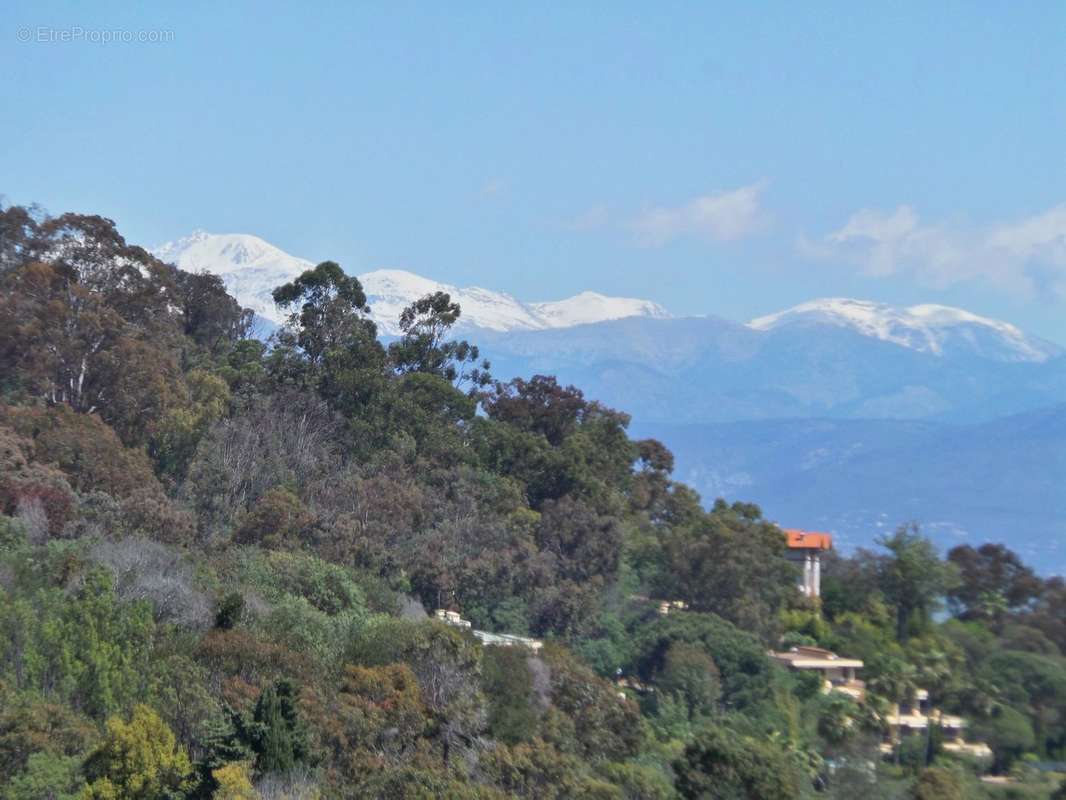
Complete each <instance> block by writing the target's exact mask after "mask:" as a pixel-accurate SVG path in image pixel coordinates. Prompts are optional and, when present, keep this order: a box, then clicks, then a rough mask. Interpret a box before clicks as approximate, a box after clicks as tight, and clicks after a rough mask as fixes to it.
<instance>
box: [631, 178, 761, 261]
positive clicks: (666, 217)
mask: <svg viewBox="0 0 1066 800" xmlns="http://www.w3.org/2000/svg"><path fill="white" fill-rule="evenodd" d="M764 187H765V184H764V183H763V182H759V183H753V184H751V185H750V186H742V187H740V188H739V189H734V190H733V191H729V192H717V193H714V194H706V195H701V196H700V197H694V198H693V199H692V200H689V201H688V202H687V203H685V204H684V205H681V206H676V207H663V208H652V209H649V210H647V211H644V212H643V213H641V214H640V215H638V216H637V218H636V219H635V220H633V223H632V229H633V231H634V232H635V233H636V235H637V239H638V241H639V242H640V243H641V244H643V245H646V246H649V247H660V246H662V245H665V244H668V243H669V242H671V241H673V240H674V239H678V238H680V237H684V236H698V237H701V238H705V239H710V240H712V241H715V242H728V241H733V240H735V239H742V238H744V237H745V236H749V235H751V234H752V233H754V232H755V231H757V230H758V229H759V228H760V227H761V226H762V224H763V222H764V217H765V214H764V212H763V210H762V208H761V206H760V204H759V196H760V194H761V193H762V190H763V188H764Z"/></svg>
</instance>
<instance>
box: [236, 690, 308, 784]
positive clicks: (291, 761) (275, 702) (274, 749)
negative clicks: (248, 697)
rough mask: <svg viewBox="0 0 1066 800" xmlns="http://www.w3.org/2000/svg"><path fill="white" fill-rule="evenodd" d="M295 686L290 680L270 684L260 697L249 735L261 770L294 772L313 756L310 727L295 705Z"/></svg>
mask: <svg viewBox="0 0 1066 800" xmlns="http://www.w3.org/2000/svg"><path fill="white" fill-rule="evenodd" d="M296 699H297V697H296V689H295V688H294V687H293V685H292V684H291V683H289V682H288V681H279V682H278V683H276V684H274V685H273V686H269V687H267V689H266V690H265V691H264V692H263V694H262V695H260V697H259V701H258V702H257V703H256V705H255V712H254V713H253V715H252V722H251V724H249V725H248V727H247V733H246V738H247V741H248V743H249V745H250V747H251V749H252V751H253V752H254V753H255V754H256V767H257V768H258V769H259V771H260V772H267V773H272V772H279V773H286V772H291V771H292V770H293V768H295V767H296V766H297V765H298V764H301V763H303V762H304V761H306V760H307V759H308V758H309V756H310V745H309V742H308V734H307V728H306V726H305V725H304V723H303V722H302V721H301V720H300V717H299V713H298V711H297V708H296Z"/></svg>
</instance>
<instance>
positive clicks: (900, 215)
mask: <svg viewBox="0 0 1066 800" xmlns="http://www.w3.org/2000/svg"><path fill="white" fill-rule="evenodd" d="M800 250H801V252H803V253H804V254H805V255H807V256H809V257H813V258H820V259H829V260H834V261H842V262H845V263H852V264H856V265H858V266H859V267H861V268H862V270H863V271H864V272H865V273H866V274H867V275H872V276H889V275H909V276H911V277H913V278H914V279H915V280H917V281H919V282H920V283H922V284H924V285H927V286H933V287H937V288H942V287H945V286H949V285H951V284H955V283H961V282H966V281H985V282H989V283H992V284H994V285H996V286H999V287H1002V288H1006V289H1010V290H1013V291H1020V292H1023V293H1026V294H1038V293H1052V294H1055V295H1059V296H1061V297H1063V298H1066V204H1063V205H1058V206H1055V207H1054V208H1051V209H1049V210H1047V211H1045V212H1043V213H1040V214H1037V215H1035V216H1032V217H1028V218H1025V219H1021V220H1018V221H1015V222H1009V223H1000V224H994V225H986V226H975V225H969V224H965V223H962V222H958V221H948V222H941V223H936V224H933V223H923V222H922V220H921V219H920V218H919V216H918V214H917V212H916V211H915V210H914V209H913V208H911V207H910V206H899V207H898V208H897V209H896V210H895V211H891V212H885V211H878V210H875V209H863V210H862V211H858V212H856V213H855V214H852V215H851V217H850V218H849V219H848V221H847V222H846V223H845V224H844V226H843V227H842V228H840V229H839V230H837V231H834V232H832V233H830V234H828V235H827V236H825V237H823V238H822V239H821V240H819V241H816V242H811V241H808V240H806V239H804V240H801V241H800Z"/></svg>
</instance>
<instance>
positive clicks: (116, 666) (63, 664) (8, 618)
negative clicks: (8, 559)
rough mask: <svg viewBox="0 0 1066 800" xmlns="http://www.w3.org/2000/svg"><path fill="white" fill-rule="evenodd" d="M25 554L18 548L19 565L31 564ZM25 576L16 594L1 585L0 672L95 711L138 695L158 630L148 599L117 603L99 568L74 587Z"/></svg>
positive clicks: (116, 707)
mask: <svg viewBox="0 0 1066 800" xmlns="http://www.w3.org/2000/svg"><path fill="white" fill-rule="evenodd" d="M29 557H30V556H29V554H25V553H24V554H16V556H15V563H16V565H17V566H20V567H28V566H30V564H29V563H27V561H25V560H24V559H28V558H29ZM24 575H25V578H24V580H25V581H26V582H25V583H23V585H22V586H21V587H19V588H20V589H21V590H22V591H17V593H15V594H14V596H12V595H10V594H8V593H5V592H4V591H3V590H2V589H0V601H2V602H0V631H2V634H3V636H4V640H5V641H6V642H8V643H9V646H7V647H5V649H4V651H3V653H2V656H0V670H2V671H0V675H2V676H4V677H5V678H9V679H10V680H12V682H13V684H14V685H15V686H16V687H17V688H19V689H35V690H38V691H42V692H45V693H47V694H49V695H51V696H54V697H56V698H58V699H59V700H60V701H62V702H66V703H69V704H70V705H71V706H72V707H73V708H75V709H78V710H82V711H85V712H86V713H88V714H90V715H93V716H97V717H103V716H106V715H108V714H110V713H113V712H115V711H118V710H120V709H123V708H129V707H130V706H131V705H132V704H133V703H134V702H135V701H136V700H138V699H140V698H143V697H144V696H145V693H146V689H147V687H146V678H147V677H148V672H147V666H148V664H149V661H150V657H151V648H152V640H153V635H154V632H155V631H154V629H155V626H154V623H153V621H152V611H151V608H150V607H149V605H148V604H147V603H131V604H126V603H121V602H120V601H119V600H118V598H117V597H116V595H115V591H114V586H113V583H112V580H111V576H110V574H108V573H106V572H104V571H102V570H97V569H93V570H89V571H88V572H86V573H85V574H83V575H81V576H80V577H79V578H78V580H77V581H76V583H75V587H74V588H73V591H72V592H67V591H65V590H64V589H63V588H61V587H59V586H56V585H50V584H49V583H47V582H46V583H43V584H42V583H38V584H37V585H34V583H36V582H35V581H33V580H32V574H31V573H24Z"/></svg>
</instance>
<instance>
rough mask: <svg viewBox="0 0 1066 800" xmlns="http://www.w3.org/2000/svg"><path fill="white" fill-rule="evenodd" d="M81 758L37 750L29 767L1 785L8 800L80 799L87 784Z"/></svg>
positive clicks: (0, 794) (30, 760) (29, 762)
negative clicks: (83, 774) (83, 776)
mask: <svg viewBox="0 0 1066 800" xmlns="http://www.w3.org/2000/svg"><path fill="white" fill-rule="evenodd" d="M80 770H81V759H78V758H75V757H73V756H62V755H55V754H52V753H34V754H33V755H31V756H30V757H29V758H28V759H27V761H26V768H25V769H24V770H23V771H22V772H21V773H19V774H18V775H16V776H15V777H14V778H12V780H11V782H10V783H9V784H8V785H7V787H6V788H0V797H2V798H4V800H42V799H47V800H77V797H78V795H79V794H80V793H81V791H82V788H83V786H84V783H85V782H84V781H83V780H82V778H81V775H80Z"/></svg>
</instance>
